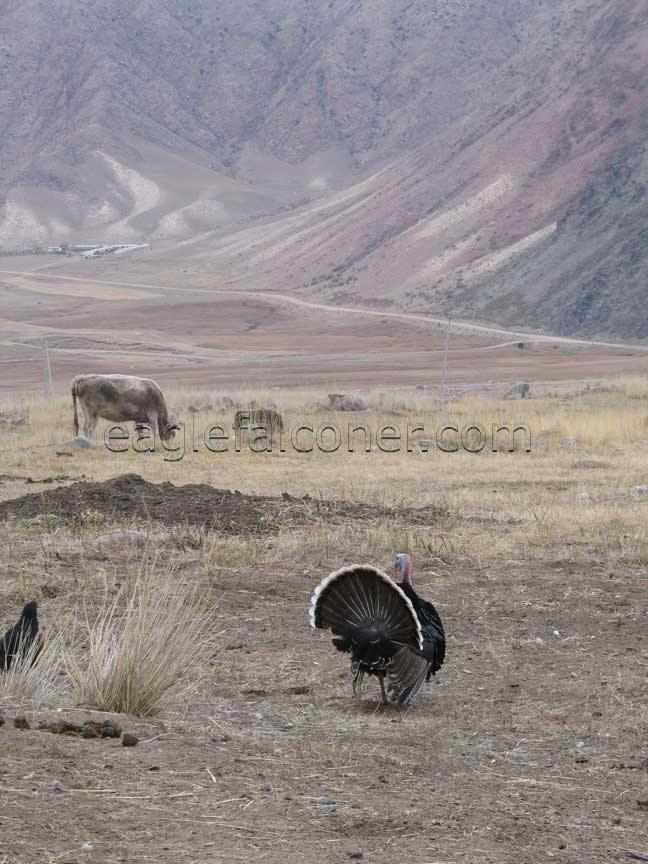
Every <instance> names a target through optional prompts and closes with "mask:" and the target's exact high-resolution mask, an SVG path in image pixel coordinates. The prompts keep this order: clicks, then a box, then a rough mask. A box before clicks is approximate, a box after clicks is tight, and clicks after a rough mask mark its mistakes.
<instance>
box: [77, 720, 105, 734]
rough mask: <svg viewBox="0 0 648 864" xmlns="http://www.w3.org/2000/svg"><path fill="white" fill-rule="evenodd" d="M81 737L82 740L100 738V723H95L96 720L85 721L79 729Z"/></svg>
mask: <svg viewBox="0 0 648 864" xmlns="http://www.w3.org/2000/svg"><path fill="white" fill-rule="evenodd" d="M81 737H82V738H100V737H101V723H97V721H96V720H86V721H85V723H84V724H83V726H82V727H81Z"/></svg>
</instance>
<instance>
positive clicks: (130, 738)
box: [122, 732, 139, 747]
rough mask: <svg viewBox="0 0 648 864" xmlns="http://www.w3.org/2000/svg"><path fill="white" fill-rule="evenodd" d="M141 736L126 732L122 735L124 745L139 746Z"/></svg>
mask: <svg viewBox="0 0 648 864" xmlns="http://www.w3.org/2000/svg"><path fill="white" fill-rule="evenodd" d="M138 744H139V738H138V737H137V735H133V734H132V732H124V734H123V735H122V747H137V745H138Z"/></svg>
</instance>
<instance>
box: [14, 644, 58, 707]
mask: <svg viewBox="0 0 648 864" xmlns="http://www.w3.org/2000/svg"><path fill="white" fill-rule="evenodd" d="M39 648H40V644H39V642H38V641H34V642H32V643H31V644H29V645H27V644H25V645H21V646H20V649H19V651H18V656H16V657H15V658H14V660H13V662H12V663H11V666H10V667H9V670H8V671H7V672H0V705H26V704H30V705H34V706H40V705H45V704H49V703H52V702H53V701H54V700H55V698H56V696H57V695H58V694H59V691H60V689H61V684H62V673H63V656H64V649H63V642H62V638H61V636H59V635H56V636H50V637H48V638H47V639H46V640H45V644H44V646H43V650H42V651H41V653H40V654H39V653H38V651H39Z"/></svg>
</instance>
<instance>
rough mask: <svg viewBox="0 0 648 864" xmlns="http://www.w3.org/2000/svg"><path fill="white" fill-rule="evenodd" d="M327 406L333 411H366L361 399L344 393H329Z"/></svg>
mask: <svg viewBox="0 0 648 864" xmlns="http://www.w3.org/2000/svg"><path fill="white" fill-rule="evenodd" d="M326 407H327V408H331V409H332V410H333V411H366V410H367V409H366V408H365V404H364V402H363V401H362V399H359V398H358V397H357V396H347V395H346V394H345V393H329V394H328V404H327V405H326Z"/></svg>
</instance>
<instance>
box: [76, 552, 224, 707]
mask: <svg viewBox="0 0 648 864" xmlns="http://www.w3.org/2000/svg"><path fill="white" fill-rule="evenodd" d="M156 570H157V564H153V565H152V564H151V563H150V562H146V563H145V565H144V572H142V573H141V574H140V577H139V578H138V579H137V581H135V582H134V584H133V585H132V586H130V588H129V586H128V585H126V586H124V588H123V589H122V590H121V591H120V593H119V594H118V595H117V596H116V598H115V599H113V600H112V601H110V602H108V601H107V600H106V601H105V602H104V603H103V605H102V607H101V608H100V610H99V613H98V615H97V616H96V618H95V619H94V620H93V621H90V620H89V618H88V615H87V614H86V615H84V618H85V634H84V636H85V640H86V641H87V647H86V649H85V650H84V651H83V652H81V651H80V650H74V651H70V652H68V653H67V655H66V659H65V665H66V669H67V673H68V675H69V677H70V680H71V682H72V687H73V692H74V698H75V701H76V702H77V704H79V705H82V706H84V707H87V708H95V709H98V710H100V711H108V712H114V713H120V714H130V715H132V716H137V717H151V716H154V715H156V714H157V713H158V711H159V708H160V705H161V703H162V701H163V700H164V698H165V696H166V695H167V693H168V692H169V691H170V690H171V689H172V688H177V685H179V684H180V683H181V682H182V683H183V684H184V686H185V687H187V688H188V687H190V686H191V683H192V680H195V677H196V676H195V673H196V670H197V669H198V668H199V667H200V662H201V661H202V660H203V659H204V657H205V656H207V655H209V654H210V653H211V642H210V634H209V629H208V625H209V623H210V617H211V616H209V615H207V614H206V610H205V604H204V603H203V602H201V600H200V599H199V598H197V597H196V596H195V595H194V594H193V593H191V592H189V591H188V590H186V589H184V588H183V587H176V586H175V585H174V573H173V570H172V569H171V570H168V569H167V570H166V571H165V572H164V573H163V576H164V579H163V581H162V582H160V581H159V580H158V579H156V578H155V577H156Z"/></svg>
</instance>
